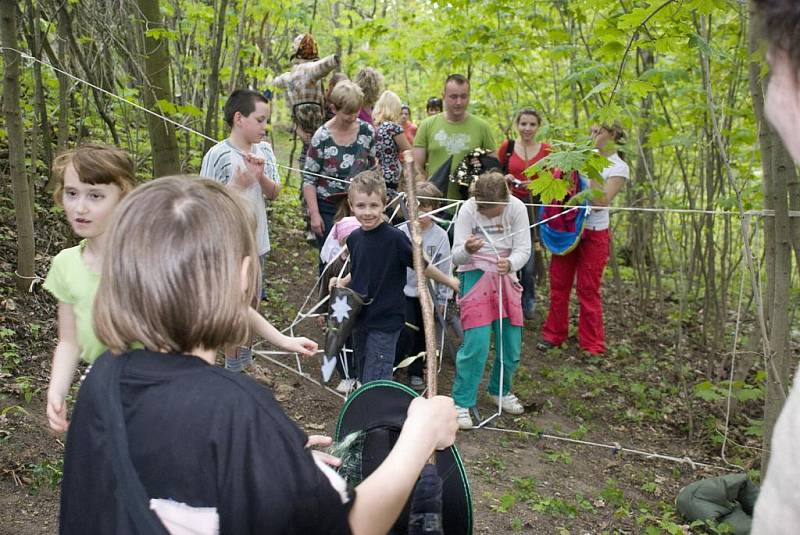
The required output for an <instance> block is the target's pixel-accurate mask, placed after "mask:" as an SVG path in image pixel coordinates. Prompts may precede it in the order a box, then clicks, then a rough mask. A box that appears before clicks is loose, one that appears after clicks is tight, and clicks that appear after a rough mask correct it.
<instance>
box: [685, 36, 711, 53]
mask: <svg viewBox="0 0 800 535" xmlns="http://www.w3.org/2000/svg"><path fill="white" fill-rule="evenodd" d="M689 46H690V47H692V48H697V49H699V50H700V52H701V53H702V54H703V55H704V56H707V57H711V53H712V52H713V50H711V46H710V45H709V44H708V41H706V40H705V39H703V38H702V37H700V36H699V35H698V34H696V33H694V34H692V35H690V36H689Z"/></svg>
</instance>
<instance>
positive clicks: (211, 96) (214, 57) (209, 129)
mask: <svg viewBox="0 0 800 535" xmlns="http://www.w3.org/2000/svg"><path fill="white" fill-rule="evenodd" d="M227 9H228V0H219V12H218V13H217V23H216V25H215V28H214V48H212V49H211V73H210V74H209V75H208V108H207V109H206V124H205V134H206V135H207V136H209V137H211V138H213V139H218V137H219V136H218V130H217V124H218V121H217V115H219V112H218V111H217V108H218V102H219V58H220V56H221V55H222V37H223V36H224V35H225V11H226V10H227ZM212 146H214V142H213V141H211V140H208V139H206V140H205V141H203V152H204V153H205V152H208V149H210V148H211V147H212Z"/></svg>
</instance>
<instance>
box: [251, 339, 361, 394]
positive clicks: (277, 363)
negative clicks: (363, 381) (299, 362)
mask: <svg viewBox="0 0 800 535" xmlns="http://www.w3.org/2000/svg"><path fill="white" fill-rule="evenodd" d="M253 353H254V354H256V355H258V356H259V357H261V358H263V359H265V360H267V361H268V362H271V363H272V364H274V365H276V366H280V367H281V368H283V369H284V370H286V371H289V372H292V373H293V374H295V375H299V376H300V377H302V378H303V379H305V380H306V381H309V382H311V383H314V384H315V385H317V386H321V387H322V388H323V389H324V390H326V391H328V392H330V393H331V394H333V395H334V396H336V397H338V398H341V399H347V397H346V396H343V395H342V394H340V393H339V392H337V391H336V390H334V389H333V388H331V387H329V386H328V385H325V384H323V383H321V382H319V381H317V380H316V379H313V378H312V377H311V376H310V375H308V374H307V373H303V372H298V371H297V370H295V369H294V368H292V367H291V366H287V365H286V364H284V363H283V362H280V361H277V360H275V359H274V358H272V357H271V356H269V354H268V353H266V352H263V351H253Z"/></svg>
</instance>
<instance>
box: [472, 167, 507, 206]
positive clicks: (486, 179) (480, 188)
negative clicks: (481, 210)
mask: <svg viewBox="0 0 800 535" xmlns="http://www.w3.org/2000/svg"><path fill="white" fill-rule="evenodd" d="M469 195H470V197H475V201H476V202H477V203H478V206H479V207H480V204H481V203H482V202H484V203H497V202H507V201H508V184H506V178H505V177H504V176H503V173H498V172H497V171H489V172H488V173H483V174H482V175H481V176H479V177H478V178H476V179H475V180H473V181H472V184H470V185H469Z"/></svg>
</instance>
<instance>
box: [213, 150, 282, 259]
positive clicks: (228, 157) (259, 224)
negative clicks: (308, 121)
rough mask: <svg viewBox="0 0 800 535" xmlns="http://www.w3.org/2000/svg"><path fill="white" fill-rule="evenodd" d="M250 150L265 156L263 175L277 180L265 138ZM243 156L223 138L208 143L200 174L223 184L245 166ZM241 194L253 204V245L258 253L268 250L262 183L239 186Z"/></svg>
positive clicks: (267, 230)
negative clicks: (254, 239) (254, 237)
mask: <svg viewBox="0 0 800 535" xmlns="http://www.w3.org/2000/svg"><path fill="white" fill-rule="evenodd" d="M250 152H252V153H253V154H255V155H256V156H259V157H261V158H263V159H264V175H265V176H266V177H268V178H271V179H272V180H274V181H275V183H276V184H280V176H278V165H277V163H276V161H275V154H274V153H273V152H272V147H270V145H269V143H267V142H266V141H262V142H261V143H256V144H255V145H253V146H252V147H251V148H250ZM244 166H245V163H244V158H243V157H242V154H241V152H240V151H239V150H238V149H236V148H235V147H234V146H233V145H232V144H231V142H230V140H228V139H226V140H224V141H221V142H219V143H217V144H216V145H214V146H213V147H211V149H209V151H208V152H207V153H206V155H205V156H203V165H202V167H201V169H200V176H204V177H207V178H210V179H212V180H216V181H217V182H221V183H223V184H228V183H229V182H230V181H231V180H233V175H234V173H235V172H236V171H237V170H238V169H240V168H244ZM241 193H242V195H243V196H244V197H246V198H247V199H248V200H249V201H250V204H251V205H252V207H253V213H254V215H255V217H256V245H257V246H258V254H259V256H261V255H265V254H267V253H268V252H269V249H270V244H269V227H268V226H267V208H266V205H265V204H264V193H263V192H262V191H261V184H259V183H258V182H256V183H255V184H253V185H252V186H250V187H249V188H247V189H245V190H242V192H241Z"/></svg>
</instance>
